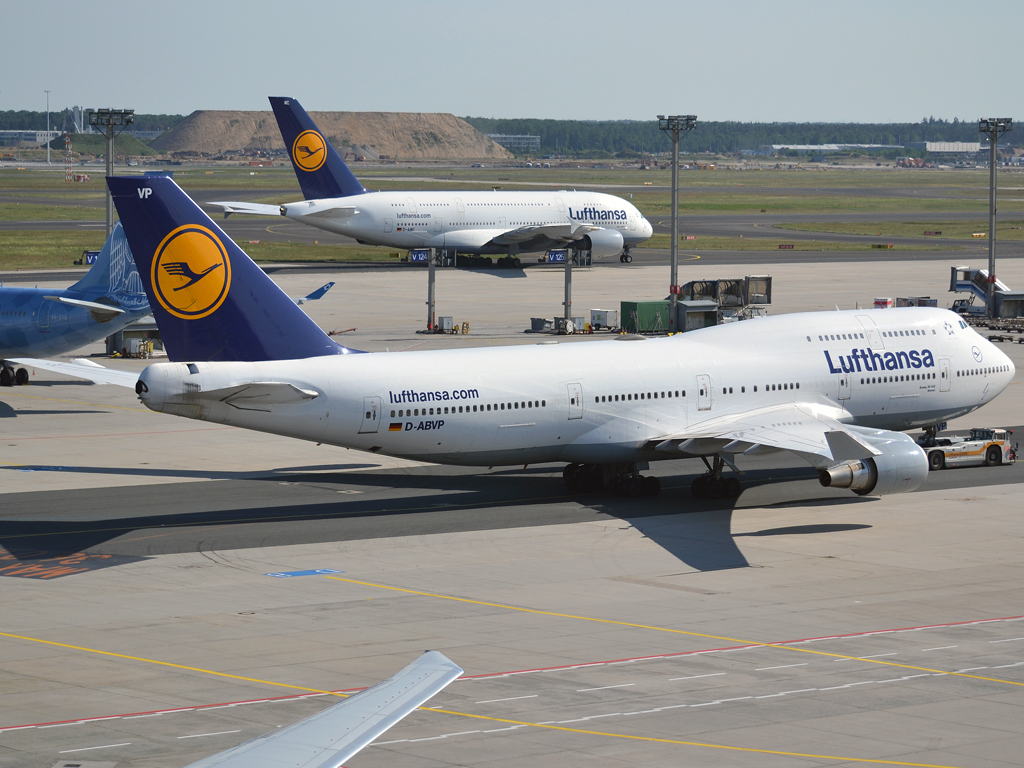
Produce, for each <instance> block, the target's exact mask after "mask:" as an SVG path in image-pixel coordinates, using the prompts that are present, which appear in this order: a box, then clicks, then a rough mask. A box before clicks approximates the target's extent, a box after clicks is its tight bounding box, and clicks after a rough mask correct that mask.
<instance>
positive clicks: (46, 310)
mask: <svg viewBox="0 0 1024 768" xmlns="http://www.w3.org/2000/svg"><path fill="white" fill-rule="evenodd" d="M52 303H53V302H51V301H45V300H44V301H43V303H42V304H40V305H39V310H38V311H37V312H36V324H37V325H38V326H39V332H40V333H49V332H50V305H51V304H52Z"/></svg>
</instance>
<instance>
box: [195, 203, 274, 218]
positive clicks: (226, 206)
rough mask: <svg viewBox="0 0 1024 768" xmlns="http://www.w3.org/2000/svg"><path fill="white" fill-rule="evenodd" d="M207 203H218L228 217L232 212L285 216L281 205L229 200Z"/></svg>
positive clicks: (225, 216)
mask: <svg viewBox="0 0 1024 768" xmlns="http://www.w3.org/2000/svg"><path fill="white" fill-rule="evenodd" d="M205 205H217V206H220V208H221V209H222V210H223V211H224V218H225V219H226V218H227V217H228V216H230V215H231V214H232V213H247V214H250V215H252V216H284V212H283V211H282V210H281V206H280V205H267V204H264V203H238V202H227V203H219V202H218V203H214V202H209V203H205Z"/></svg>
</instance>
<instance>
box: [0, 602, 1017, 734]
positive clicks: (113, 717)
mask: <svg viewBox="0 0 1024 768" xmlns="http://www.w3.org/2000/svg"><path fill="white" fill-rule="evenodd" d="M1021 619H1024V615H1021V616H1003V617H1001V618H996V619H975V620H973V621H952V622H949V623H946V624H922V625H920V626H914V627H899V628H896V629H876V630H871V631H869V632H851V633H849V634H844V635H822V636H821V637H808V638H805V639H803V640H780V641H777V642H774V643H753V644H747V645H729V646H724V647H722V648H705V649H702V650H699V651H681V652H680V653H662V654H656V655H654V656H633V657H630V658H625V659H610V660H608V661H590V662H583V663H582V664H562V665H559V666H554V667H535V668H533V669H518V670H514V671H512V672H486V673H483V674H480V675H463V676H462V677H460V678H459V679H458V680H456V681H455V682H461V681H463V680H486V679H488V678H495V677H507V676H510V675H527V674H530V673H531V672H554V671H557V670H560V669H579V668H581V667H600V666H605V665H608V664H625V663H628V662H634V661H652V660H654V659H674V658H679V657H681V656H698V655H701V654H704V653H719V652H721V651H739V650H743V649H745V648H770V647H772V646H785V645H794V644H796V643H812V642H815V641H818V640H844V639H849V638H853V637H871V636H872V635H893V634H897V633H899V632H916V631H918V630H925V629H947V628H949V627H964V626H971V625H974V624H994V623H996V622H1000V621H1020V620H1021ZM365 690H366V688H339V689H337V690H334V691H329V692H328V693H352V692H354V691H365ZM325 695H328V694H324V693H301V694H297V695H292V696H272V697H267V698H262V699H244V700H242V701H225V702H221V703H220V704H197V705H196V706H194V707H177V708H175V709H154V710H149V711H146V712H129V713H125V714H121V715H107V716H104V717H89V718H76V719H72V720H54V721H52V722H48V723H32V724H30V725H10V726H6V727H0V733H3V732H4V731H18V730H24V729H26V728H41V727H43V726H46V725H64V724H68V723H90V722H94V721H96V720H117V719H121V718H126V717H140V716H142V715H168V714H174V713H175V712H199V711H202V710H204V709H215V708H217V707H237V706H243V705H245V704H262V703H264V702H274V701H295V700H298V699H310V698H315V697H317V696H325Z"/></svg>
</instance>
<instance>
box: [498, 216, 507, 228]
mask: <svg viewBox="0 0 1024 768" xmlns="http://www.w3.org/2000/svg"><path fill="white" fill-rule="evenodd" d="M505 221H506V219H505V217H504V216H501V217H500V218H499V219H498V226H499V227H501V228H502V229H505V228H506V227H507V226H508V225H507V224H506V223H505Z"/></svg>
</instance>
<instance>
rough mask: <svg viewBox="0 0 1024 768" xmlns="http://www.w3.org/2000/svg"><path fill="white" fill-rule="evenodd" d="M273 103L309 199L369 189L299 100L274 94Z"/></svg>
mask: <svg viewBox="0 0 1024 768" xmlns="http://www.w3.org/2000/svg"><path fill="white" fill-rule="evenodd" d="M270 106H271V107H273V109H274V116H275V117H276V118H277V125H278V128H280V129H281V138H283V139H284V146H285V149H286V150H287V151H288V156H289V157H291V159H292V167H293V168H295V175H296V176H298V177H299V186H300V187H301V188H302V196H303V197H304V198H305V199H306V200H320V199H323V198H327V197H348V196H350V195H361V194H363V193H364V192H366V190H365V189H364V188H363V185H362V184H360V183H359V181H358V180H357V179H356V177H355V176H353V175H352V171H350V170H349V168H348V166H347V165H345V161H344V160H342V159H341V157H340V156H339V155H338V153H337V152H335V151H334V147H332V146H331V145H330V143H329V142H328V141H327V139H326V138H325V137H324V135H323V134H322V133H321V132H320V129H319V128H317V127H316V123H314V122H313V119H312V118H311V117H310V116H309V114H308V113H307V112H306V110H304V109H303V108H302V105H301V104H299V102H298V101H297V100H295V99H292V98H285V97H281V96H271V97H270Z"/></svg>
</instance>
